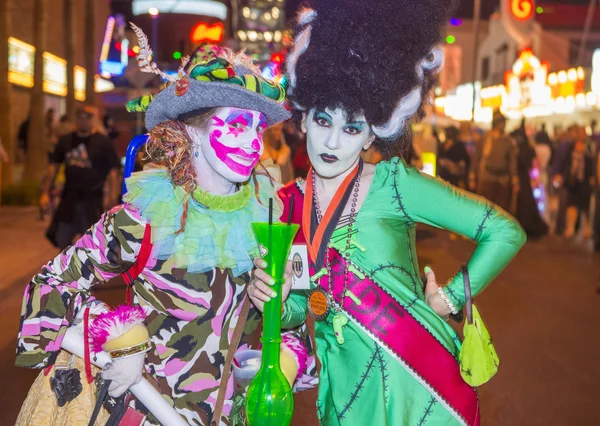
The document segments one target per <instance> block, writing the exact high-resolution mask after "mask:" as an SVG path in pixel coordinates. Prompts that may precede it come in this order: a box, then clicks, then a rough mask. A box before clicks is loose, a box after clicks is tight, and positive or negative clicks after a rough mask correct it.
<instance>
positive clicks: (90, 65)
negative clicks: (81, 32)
mask: <svg viewBox="0 0 600 426" xmlns="http://www.w3.org/2000/svg"><path fill="white" fill-rule="evenodd" d="M94 3H95V1H94V0H86V2H85V68H86V78H85V101H86V103H88V104H90V105H94V104H95V103H96V102H95V99H94V76H95V75H96V25H95V24H96V21H95V16H96V10H95V5H94Z"/></svg>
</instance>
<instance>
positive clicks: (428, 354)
mask: <svg viewBox="0 0 600 426" xmlns="http://www.w3.org/2000/svg"><path fill="white" fill-rule="evenodd" d="M452 3H453V2H452V1H451V0H444V1H440V0H424V1H414V0H400V1H397V0H394V1H391V0H385V1H380V2H377V5H376V6H373V7H369V8H366V7H364V2H361V1H358V0H315V1H314V2H312V5H313V9H309V10H304V11H303V12H301V14H300V15H299V19H298V27H297V31H296V37H295V46H294V48H293V50H292V51H291V52H290V54H289V56H288V59H287V71H288V79H289V82H290V86H289V88H288V95H289V99H290V101H291V103H292V104H293V105H294V107H295V108H296V112H297V113H298V114H299V115H300V116H301V124H302V130H303V131H304V132H305V133H306V136H307V147H308V154H309V156H310V160H311V163H312V169H311V170H310V171H309V173H308V176H307V178H306V180H305V181H299V182H295V183H293V184H291V185H288V186H286V187H285V188H284V189H282V190H281V191H280V194H281V196H282V199H283V200H288V199H290V198H291V195H292V194H294V195H295V203H294V205H295V211H294V212H293V214H292V215H293V217H294V218H295V219H296V222H297V223H300V224H301V226H302V229H301V231H300V232H299V233H301V234H302V236H303V239H304V240H305V242H306V245H307V248H308V253H309V263H310V275H311V287H312V288H311V290H310V291H306V292H304V293H302V292H295V291H293V292H291V294H290V296H289V297H288V298H287V299H286V301H285V303H284V310H283V313H282V327H294V326H297V325H298V324H301V323H302V322H304V321H305V320H306V319H307V316H312V317H313V318H314V319H315V320H316V322H315V337H316V352H317V356H318V358H319V360H320V362H321V365H322V368H321V370H320V374H319V392H318V401H317V416H318V418H319V421H320V424H323V425H326V426H337V425H344V426H352V425H356V426H359V425H360V426H362V425H394V426H403V425H415V424H421V425H424V424H430V425H442V424H443V425H471V426H475V425H478V424H479V411H478V405H479V404H478V399H477V394H476V391H475V389H474V388H473V387H471V386H470V385H469V384H467V382H466V379H463V377H465V374H467V375H468V374H469V371H463V372H461V368H460V366H459V362H458V359H459V353H460V351H461V340H460V338H459V336H458V335H457V333H456V332H455V331H454V330H453V328H452V327H451V326H450V325H449V324H448V323H447V320H448V318H449V316H450V315H451V314H457V313H458V312H459V311H460V310H461V309H462V308H463V306H464V305H465V304H466V302H467V297H468V296H467V293H466V289H470V290H471V292H472V295H473V296H477V295H478V294H480V293H481V291H483V289H484V288H485V287H486V286H487V285H488V284H489V283H490V282H491V281H492V280H493V279H494V278H495V277H496V276H497V275H498V274H499V273H500V272H501V271H502V270H503V269H504V267H505V266H506V265H507V264H508V263H509V261H510V260H511V259H512V258H513V257H514V256H515V255H516V253H517V252H518V251H519V249H520V248H521V246H522V245H523V244H524V242H525V235H524V233H523V231H522V229H521V228H520V226H519V225H518V224H517V222H516V221H515V220H514V219H513V218H512V217H511V216H510V215H508V214H507V213H506V212H505V211H504V210H502V209H500V208H499V207H497V206H495V205H494V204H492V203H491V202H488V201H487V200H485V199H483V198H478V197H476V196H473V195H471V194H468V193H466V192H463V191H461V190H460V189H457V188H455V187H452V186H450V185H449V184H446V183H444V182H443V181H441V180H438V179H435V178H432V177H429V176H427V175H424V174H422V173H420V172H419V171H418V170H416V169H414V168H412V167H410V166H408V165H407V164H406V163H405V161H404V160H401V159H398V158H393V159H392V160H390V161H384V162H380V163H379V164H378V165H377V166H374V165H369V164H364V163H363V162H362V161H361V159H360V153H361V151H363V150H366V149H368V148H369V147H370V146H371V144H377V145H378V146H379V147H380V148H383V149H385V148H386V146H387V147H394V144H398V143H400V142H398V141H399V140H401V139H402V138H401V136H402V135H403V134H405V133H406V132H408V131H409V129H410V123H411V122H412V121H413V120H415V119H417V118H419V117H421V116H422V111H423V105H424V104H425V103H426V101H427V100H428V99H429V96H430V91H431V89H432V88H433V85H434V82H435V76H436V74H437V73H438V72H439V70H440V69H441V67H442V62H443V53H442V50H441V48H440V47H439V43H440V42H441V40H442V30H443V28H444V27H445V25H446V23H447V20H448V19H449V17H450V13H451V12H452V10H453V4H452ZM358 10H360V13H356V12H357V11H358ZM299 200H301V202H298V201H299ZM288 208H289V206H287V205H286V208H285V210H287V209H288ZM284 215H287V213H286V212H284ZM419 223H424V224H427V225H430V226H434V227H437V228H441V229H447V230H449V231H451V232H454V233H457V234H461V235H463V236H465V237H468V238H469V239H471V240H473V241H475V242H476V243H477V247H476V249H475V251H474V253H473V255H472V257H471V259H470V260H469V262H468V265H467V266H468V273H469V275H470V287H469V286H466V287H465V281H464V280H463V278H464V277H463V273H460V272H459V273H458V274H456V275H455V276H453V277H452V278H450V279H449V281H448V282H447V283H446V284H445V285H442V286H440V285H438V281H437V280H436V276H435V275H434V272H433V271H432V270H431V268H429V267H425V268H424V272H425V275H426V277H427V283H426V285H423V282H422V280H421V269H420V266H419V265H418V262H417V252H416V244H415V230H416V226H417V224H419ZM257 266H258V265H257ZM255 276H256V279H255V280H253V281H252V283H251V285H250V288H249V290H248V293H249V294H250V296H251V298H252V299H253V300H254V301H255V304H257V306H260V302H261V301H264V300H266V298H268V285H267V280H268V277H265V275H264V273H263V272H258V271H257V272H256V274H255ZM461 373H462V374H461Z"/></svg>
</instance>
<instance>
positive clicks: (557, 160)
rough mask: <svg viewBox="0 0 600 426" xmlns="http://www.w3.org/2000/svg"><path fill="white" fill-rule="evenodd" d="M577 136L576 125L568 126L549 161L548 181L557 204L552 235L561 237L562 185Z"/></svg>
mask: <svg viewBox="0 0 600 426" xmlns="http://www.w3.org/2000/svg"><path fill="white" fill-rule="evenodd" d="M578 134H579V127H578V126H577V125H576V124H572V125H571V126H569V128H568V129H567V131H566V132H563V133H560V135H559V137H558V138H557V141H556V147H555V149H554V153H553V154H552V159H551V160H550V180H551V183H552V191H553V193H554V198H556V199H557V200H556V202H555V204H557V205H558V206H557V208H556V213H555V215H554V216H555V217H554V219H555V220H554V221H553V222H554V226H553V233H554V234H555V235H563V233H564V232H565V224H566V214H567V198H568V191H567V189H566V188H565V185H564V175H565V170H567V169H568V167H569V161H570V158H571V151H572V149H573V146H574V145H575V141H576V140H577V137H578Z"/></svg>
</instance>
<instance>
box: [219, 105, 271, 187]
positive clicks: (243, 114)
mask: <svg viewBox="0 0 600 426" xmlns="http://www.w3.org/2000/svg"><path fill="white" fill-rule="evenodd" d="M266 128H267V120H266V118H265V116H264V115H263V114H262V113H260V112H257V111H250V110H244V109H238V108H223V109H221V110H219V112H218V113H217V114H216V115H215V116H213V117H212V123H211V126H210V129H209V135H208V140H209V145H210V148H212V151H213V152H214V154H215V156H216V158H217V159H218V160H220V161H221V162H222V163H223V164H224V165H225V166H226V167H227V168H228V169H229V170H230V171H232V172H233V173H236V174H237V175H241V176H245V177H248V176H250V174H251V173H252V170H253V169H254V166H255V165H256V163H257V162H258V160H259V158H260V155H261V154H262V151H263V141H262V134H263V132H264V130H265V129H266ZM221 174H223V173H221ZM225 177H227V176H225Z"/></svg>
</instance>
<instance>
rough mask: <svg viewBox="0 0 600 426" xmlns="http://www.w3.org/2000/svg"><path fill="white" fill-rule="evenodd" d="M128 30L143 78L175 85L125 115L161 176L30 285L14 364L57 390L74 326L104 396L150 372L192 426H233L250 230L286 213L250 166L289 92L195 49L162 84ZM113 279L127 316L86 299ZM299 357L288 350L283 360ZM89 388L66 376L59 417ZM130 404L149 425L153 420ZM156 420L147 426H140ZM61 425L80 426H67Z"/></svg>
mask: <svg viewBox="0 0 600 426" xmlns="http://www.w3.org/2000/svg"><path fill="white" fill-rule="evenodd" d="M134 29H135V30H136V32H137V33H138V38H139V42H140V49H141V53H140V57H139V58H138V62H139V63H140V66H141V68H142V71H147V72H153V73H156V74H160V75H161V76H162V77H163V78H166V79H167V80H169V84H168V85H167V87H166V88H165V89H164V90H162V91H161V92H160V93H158V95H156V96H155V97H154V98H152V97H150V96H144V97H142V98H140V99H136V100H133V101H130V102H129V103H128V109H129V110H131V111H145V112H146V127H147V128H148V129H149V142H148V143H147V152H148V154H149V156H150V159H151V161H152V163H153V164H154V165H155V167H153V168H150V169H148V170H146V171H143V172H139V173H135V174H134V175H132V176H131V177H130V178H129V179H128V180H127V182H126V184H127V189H128V192H127V194H126V196H125V203H124V204H123V205H121V206H118V207H116V208H114V209H112V210H110V211H108V212H106V213H105V214H104V215H103V217H102V218H101V220H100V221H99V222H98V223H97V224H95V225H94V226H93V227H92V228H91V229H90V230H89V231H87V232H86V233H85V235H83V237H82V238H81V239H80V240H78V241H77V242H76V243H75V244H74V245H73V246H72V247H70V248H68V249H66V250H65V251H64V252H62V253H61V254H60V255H58V256H57V257H56V258H55V259H54V260H52V261H50V262H49V263H48V264H47V265H46V266H45V267H44V268H43V269H42V271H41V272H40V273H39V274H38V275H36V276H35V277H33V279H32V280H31V282H30V283H29V285H28V286H27V289H26V291H25V299H24V303H23V311H22V316H21V329H20V333H19V339H18V349H17V361H16V363H17V365H19V366H23V367H30V368H45V367H49V366H50V368H49V370H47V371H46V374H47V377H43V376H40V378H38V381H39V383H38V382H36V384H39V386H42V387H43V386H46V387H47V388H50V387H52V386H54V385H50V384H48V383H56V382H57V380H58V379H57V377H58V374H59V373H58V371H59V369H58V367H56V366H55V365H54V364H55V362H56V361H57V357H58V359H59V361H61V360H63V359H66V360H68V359H69V356H68V355H65V354H64V352H63V351H60V347H61V342H62V339H63V337H64V335H65V331H66V330H67V328H68V327H72V326H77V327H82V328H83V329H84V332H87V333H88V334H89V336H90V346H91V347H90V351H91V357H92V358H93V357H94V353H95V352H99V351H102V350H104V351H106V352H108V353H109V354H110V355H111V357H112V362H111V363H110V367H109V368H107V369H106V370H104V371H102V372H101V374H99V375H100V376H101V377H102V378H103V379H105V380H111V381H112V382H111V383H110V385H109V387H108V393H109V394H110V396H111V397H113V398H119V397H120V396H122V395H123V394H124V393H125V392H126V391H127V389H128V388H129V387H130V386H131V385H133V384H136V383H137V382H139V381H140V379H141V377H142V373H143V372H144V373H145V374H146V375H147V378H148V380H150V381H151V382H154V383H155V384H156V388H157V389H159V391H160V393H161V394H162V396H163V398H164V399H166V400H167V401H168V402H169V403H170V404H172V405H173V407H174V408H175V410H176V411H177V412H178V413H179V414H180V415H181V416H182V417H183V419H185V421H187V422H188V423H189V424H190V425H209V424H215V425H232V424H234V422H232V421H230V415H231V414H232V405H233V402H232V399H233V378H232V377H231V376H230V377H229V380H228V381H227V380H224V379H223V378H224V377H227V376H228V373H229V368H230V365H229V364H230V363H231V356H228V355H232V354H233V353H235V352H236V351H237V350H238V349H247V348H248V346H249V345H250V343H251V341H252V340H253V337H252V334H253V333H254V331H255V330H256V328H257V325H258V322H259V317H260V313H259V312H258V311H257V310H256V309H255V308H253V307H251V304H250V302H249V299H248V298H247V297H246V286H247V284H248V282H249V280H250V273H251V270H252V268H253V259H255V258H259V257H260V251H259V248H258V245H257V242H256V239H255V237H254V234H253V232H252V229H251V226H250V224H251V222H265V221H267V220H268V218H269V211H268V209H269V199H270V198H272V199H274V203H273V205H274V210H275V212H274V214H275V215H276V216H275V217H277V215H279V214H280V213H281V201H280V200H279V198H278V197H277V194H276V190H277V189H278V188H279V187H280V185H277V183H276V182H274V181H273V179H272V178H271V175H270V174H269V173H268V172H267V171H266V170H265V168H264V167H263V168H261V167H260V165H258V167H257V164H258V160H259V157H260V155H261V154H262V151H263V139H262V136H263V132H264V131H265V130H266V129H267V128H268V126H270V125H272V124H275V123H278V122H281V121H282V120H285V119H287V118H288V117H289V113H288V111H287V110H286V109H285V108H284V107H283V106H282V101H283V99H284V96H285V92H284V90H283V88H281V87H280V86H278V85H276V84H274V83H272V82H269V81H266V80H264V79H263V78H262V77H261V76H260V73H259V72H258V70H257V69H256V68H255V67H254V66H253V65H252V63H251V60H250V59H249V58H248V57H246V56H244V55H243V54H237V55H234V54H233V53H232V52H230V51H228V50H224V49H220V48H214V49H207V48H205V49H201V50H200V51H198V52H197V53H196V55H195V56H193V57H192V58H186V59H185V60H184V61H183V64H182V67H181V68H180V70H179V74H178V75H177V76H176V77H170V76H168V75H166V74H163V73H162V72H161V71H160V70H159V69H158V68H157V66H156V64H154V63H153V62H151V60H150V56H151V51H150V49H149V47H148V43H147V40H146V38H145V36H144V35H143V33H141V31H140V30H139V29H138V28H137V27H135V28H134ZM290 265H291V264H290ZM119 275H122V276H123V278H124V279H125V281H126V282H127V283H128V291H130V292H131V293H132V294H133V300H132V303H133V305H132V306H129V307H128V306H124V307H120V308H118V309H114V310H111V309H108V307H106V306H105V305H104V304H103V303H101V302H100V301H98V300H96V299H94V298H93V297H92V296H91V295H90V291H91V289H92V287H94V286H96V285H98V284H102V283H104V282H106V281H109V280H111V279H112V278H114V277H117V276H119ZM286 279H289V274H288V275H286ZM287 340H288V341H289V338H288V339H287ZM292 340H293V339H292ZM290 346H292V347H294V348H296V349H297V346H298V345H297V342H294V341H291V342H290ZM294 350H295V349H294ZM294 354H295V353H294V351H291V350H285V351H284V356H287V357H288V358H290V357H292V358H293V357H294V356H295V355H294ZM304 362H305V361H304ZM77 363H79V364H76V365H73V364H72V365H70V367H68V368H70V369H71V370H73V369H74V368H75V367H77V366H79V365H81V363H82V361H81V362H80V361H77ZM287 363H288V365H289V364H290V362H289V360H288V361H287ZM296 363H297V361H296ZM292 364H293V362H292ZM299 368H300V365H296V368H295V369H294V371H293V373H292V374H291V375H290V380H292V381H293V380H294V376H295V374H296V372H297V371H298V370H299ZM61 371H62V370H61ZM96 372H97V370H93V371H92V372H91V373H92V374H93V373H96ZM61 374H62V373H61ZM88 376H89V372H88V373H84V372H83V370H82V371H77V373H76V374H71V375H69V377H70V379H69V380H70V381H69V383H68V385H69V386H66V387H65V386H63V388H66V389H67V390H68V392H63V393H62V396H63V400H62V403H63V405H64V407H63V405H61V407H63V408H60V410H67V409H69V407H73V404H69V402H71V401H73V400H76V399H77V398H79V397H80V394H81V393H82V387H83V392H84V393H85V392H86V388H87V387H89V386H91V385H88V383H90V382H88V381H87V379H88ZM34 387H35V386H34ZM44 389H45V388H44ZM53 389H56V386H54V388H53ZM37 391H39V389H37V390H36V392H37ZM36 392H34V389H32V392H31V393H30V396H29V400H28V401H29V402H30V403H27V402H26V404H25V405H24V408H23V410H22V412H21V415H20V417H19V421H18V424H23V425H24V424H32V423H31V422H32V421H33V420H32V419H35V418H39V413H40V410H42V411H43V408H42V407H39V404H38V406H36V404H32V403H31V402H32V398H35V396H36V395H39V393H36ZM92 394H93V392H92ZM50 400H51V399H50ZM51 402H52V401H51ZM53 404H54V407H55V408H56V403H55V402H53ZM42 405H43V404H42ZM88 405H89V404H88ZM133 405H134V407H135V408H136V409H137V410H138V411H143V412H144V413H146V412H147V409H150V410H151V409H152V407H146V408H144V407H140V406H139V404H138V405H136V404H135V402H133ZM91 407H92V408H93V404H92V405H91ZM61 413H62V414H59V415H57V416H55V418H61V416H63V417H64V416H65V414H64V411H62V412H61ZM90 414H91V411H90V412H89V413H87V417H86V416H84V419H85V424H87V422H88V421H89V415H90ZM48 422H50V420H48ZM156 422H157V421H156V420H155V419H154V417H153V416H152V414H151V413H150V414H148V419H147V420H146V424H154V423H156ZM59 423H60V421H58V422H54V423H52V424H55V425H56V424H59ZM64 423H65V424H69V425H73V424H76V422H75V423H74V420H73V417H70V419H69V420H65V422H64ZM40 424H43V423H40ZM48 424H49V423H48Z"/></svg>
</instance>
